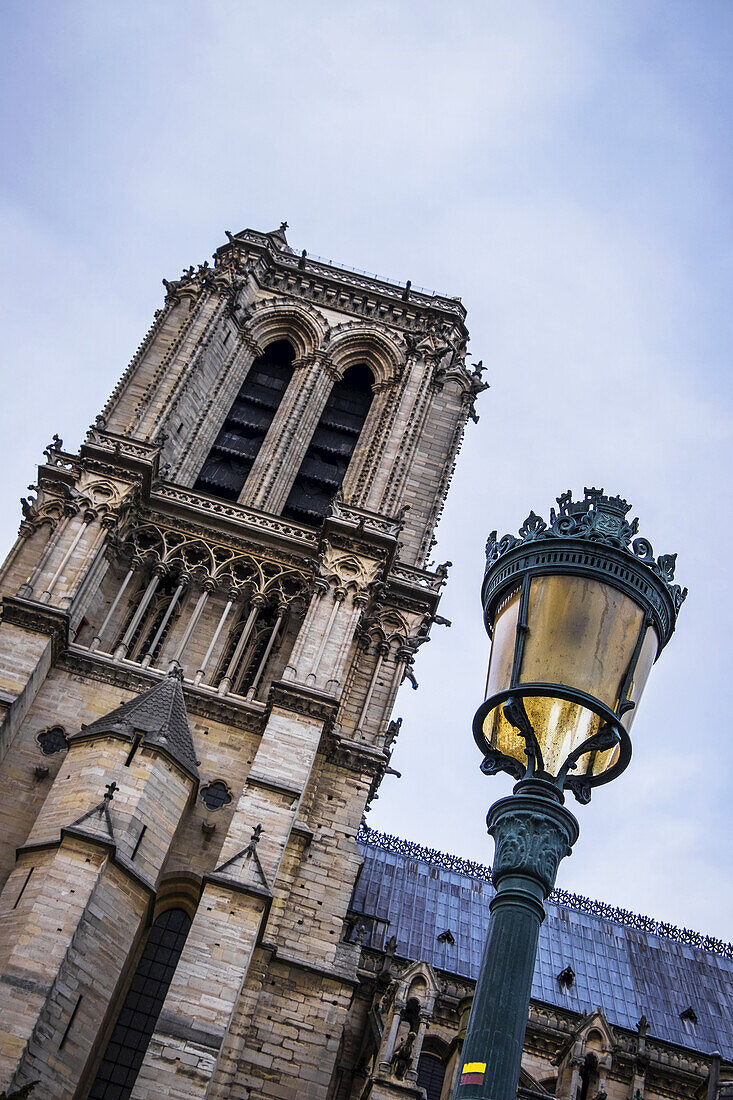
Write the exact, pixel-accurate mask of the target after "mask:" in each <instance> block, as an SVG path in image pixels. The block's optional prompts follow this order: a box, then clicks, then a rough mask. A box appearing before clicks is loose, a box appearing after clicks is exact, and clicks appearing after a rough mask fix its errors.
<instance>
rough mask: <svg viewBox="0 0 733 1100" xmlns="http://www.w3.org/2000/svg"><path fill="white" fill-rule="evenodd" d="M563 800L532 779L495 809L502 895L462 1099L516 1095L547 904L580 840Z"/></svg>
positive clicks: (480, 985) (476, 1004)
mask: <svg viewBox="0 0 733 1100" xmlns="http://www.w3.org/2000/svg"><path fill="white" fill-rule="evenodd" d="M561 800H562V794H561V793H560V791H559V790H558V789H557V788H556V787H554V786H553V785H552V784H550V783H546V782H544V781H542V780H531V779H528V780H524V781H523V782H521V783H518V784H517V786H516V787H515V791H514V794H513V796H512V797H510V798H502V799H501V800H500V801H499V802H496V803H495V804H494V805H493V806H492V807H491V809H490V810H489V814H488V817H487V825H488V828H489V832H490V834H491V835H492V836H493V837H494V840H495V842H496V855H495V859H494V866H493V879H494V884H495V886H496V897H495V898H494V900H493V901H492V903H491V920H490V923H489V931H488V935H487V937H486V946H485V947H484V954H483V959H482V960H481V970H480V972H479V977H478V981H477V983H476V993H475V995H474V1000H473V1006H472V1008H471V1016H470V1019H469V1022H468V1028H467V1030H466V1039H465V1042H464V1044H463V1053H462V1055H461V1066H460V1067H459V1073H458V1085H457V1088H456V1091H455V1094H454V1096H455V1100H469V1098H471V1100H478V1098H480V1100H513V1097H515V1096H516V1091H517V1083H518V1079H519V1067H520V1062H521V1058H522V1046H523V1044H524V1031H525V1027H526V1023H527V1012H528V1010H529V998H530V990H531V988H532V972H533V970H534V963H535V958H536V955H537V941H538V938H539V932H540V925H541V924H542V921H543V920H544V919H545V910H544V905H543V902H544V900H545V898H547V897H548V895H549V894H550V892H551V891H552V888H553V886H554V884H555V876H556V874H557V868H558V864H559V863H560V860H561V859H562V858H563V856H566V855H569V854H570V851H571V849H572V845H573V844H574V843H575V841H576V840H577V837H578V823H577V821H576V820H575V818H574V817H573V815H572V814H571V813H570V812H569V811H568V810H566V809H565V807H564V806H562V805H561Z"/></svg>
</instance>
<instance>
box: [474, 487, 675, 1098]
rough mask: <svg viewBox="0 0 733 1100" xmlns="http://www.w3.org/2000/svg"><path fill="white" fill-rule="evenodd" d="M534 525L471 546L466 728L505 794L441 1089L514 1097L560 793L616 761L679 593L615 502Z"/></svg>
mask: <svg viewBox="0 0 733 1100" xmlns="http://www.w3.org/2000/svg"><path fill="white" fill-rule="evenodd" d="M557 503H558V505H559V511H557V512H556V511H555V509H554V508H553V509H551V512H550V523H549V525H548V524H546V523H545V522H544V520H542V519H540V517H539V516H537V515H535V514H534V512H530V514H529V516H528V517H527V519H526V520H525V521H524V524H523V525H522V527H520V529H519V537H518V538H516V537H514V536H513V535H505V536H504V538H503V539H501V540H500V541H497V539H496V532H493V533H492V535H491V536H490V537H489V541H488V543H487V546H486V559H487V562H486V574H485V576H484V583H483V589H482V602H483V607H484V621H485V623H486V629H487V631H488V633H489V635H490V637H491V639H492V644H491V657H490V660H489V672H488V679H487V684H486V700H485V702H484V703H483V704H482V705H481V706H480V707H479V709H478V711H477V713H476V717H475V718H474V724H473V733H474V738H475V740H476V743H477V744H478V746H479V748H480V749H481V751H482V753H483V755H484V760H483V763H482V765H481V770H482V771H483V772H484V773H485V774H486V775H495V774H496V773H497V772H499V771H506V772H509V774H510V775H513V776H514V778H515V779H517V780H519V782H518V783H517V785H516V787H515V788H514V793H513V794H512V795H511V796H510V797H509V798H502V799H500V800H499V801H498V802H496V803H495V804H494V805H493V806H492V807H491V809H490V810H489V813H488V817H487V825H488V830H489V833H490V834H491V836H493V838H494V841H495V845H496V849H495V855H494V864H493V881H494V885H495V888H496V895H495V897H494V899H493V900H492V902H491V919H490V921H489V929H488V934H487V938H486V946H485V948H484V955H483V959H482V962H481V970H480V973H479V977H478V981H477V983H476V990H475V993H474V999H473V1006H472V1009H471V1016H470V1019H469V1022H468V1028H467V1030H466V1039H465V1042H464V1045H463V1053H462V1057H461V1062H462V1070H461V1072H460V1073H459V1076H458V1084H457V1086H456V1091H455V1093H454V1098H455V1100H469V1098H481V1100H512V1098H513V1097H515V1096H516V1089H517V1083H518V1080H519V1069H520V1064H521V1058H522V1046H523V1043H524V1031H525V1026H526V1022H527V1012H528V1010H529V999H530V992H531V988H532V974H533V971H534V964H535V958H536V954H537V941H538V938H539V930H540V925H541V923H542V921H543V920H544V917H545V910H544V904H543V903H544V901H545V899H546V898H547V897H548V896H549V894H550V893H551V891H552V888H553V886H554V885H555V876H556V874H557V868H558V865H559V863H560V860H561V859H562V858H563V856H566V855H569V854H570V852H571V850H572V846H573V844H574V843H575V841H576V840H577V838H578V832H579V828H578V823H577V821H576V819H575V818H574V817H573V815H572V814H571V813H570V812H569V811H568V810H567V809H565V807H564V805H563V803H564V801H565V799H564V791H568V790H570V791H572V792H573V794H574V795H575V797H576V798H577V800H578V801H579V802H581V803H587V802H588V801H590V797H591V792H592V790H593V788H594V787H597V786H599V785H600V784H602V783H608V782H609V781H610V780H611V779H615V778H616V776H617V775H620V773H621V772H622V771H623V770H624V769H625V768H626V767H627V765H628V763H629V760H630V759H631V741H630V739H629V730H630V728H631V724H632V721H633V719H634V716H635V714H636V709H637V706H638V702H639V699H640V697H641V694H642V692H643V690H644V686H645V684H646V681H647V677H648V676H649V672H650V670H651V666H652V664H653V663H654V661H655V660H656V658H657V656H658V655H659V653H660V652H661V650H662V649H663V648H664V646H665V645H666V644H667V642H668V641H669V639H670V637H671V636H672V632H673V630H674V627H675V622H676V619H677V613H678V611H679V609H680V606H681V604H682V601H683V600H684V598H685V596H686V595H687V590H686V589H684V590H683V589H681V588H680V587H679V585H676V584H673V583H672V582H673V578H674V567H675V559H676V555H666V556H661V557H659V558H658V559H655V557H654V551H653V550H652V547H651V545H650V543H649V542H648V541H647V540H646V539H644V538H635V537H634V536H635V535H636V534H637V530H638V521H637V520H633V521H632V522H631V523H629V522H628V521H627V519H626V514H627V512H628V511H629V505H628V504H627V503H626V501H625V500H621V499H620V498H619V497H609V496H605V495H604V493H603V490H602V489H586V490H585V496H584V499H583V500H582V501H573V499H572V495H571V493H570V492H569V491H568V492H567V493H564V494H563V495H562V496H561V497H558V501H557Z"/></svg>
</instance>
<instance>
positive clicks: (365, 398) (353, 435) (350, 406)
mask: <svg viewBox="0 0 733 1100" xmlns="http://www.w3.org/2000/svg"><path fill="white" fill-rule="evenodd" d="M373 384H374V376H373V375H372V372H371V371H370V370H369V368H368V367H366V366H364V364H362V363H360V364H358V365H357V366H353V367H349V369H348V370H347V371H346V373H345V374H344V376H343V378H341V379H339V381H338V382H336V383H335V385H334V387H333V389H332V390H331V394H330V396H329V398H328V401H327V402H326V407H325V408H324V410H323V412H322V414H321V419H320V420H319V421H318V427H317V428H316V430H315V432H314V433H313V438H312V439H311V442H310V446H309V447H308V450H307V451H306V455H305V458H304V459H303V462H302V464H301V467H300V470H299V471H298V476H297V477H296V479H295V483H294V485H293V487H292V489H291V490H290V495H289V497H288V499H287V500H286V502H285V507H284V508H283V516H285V517H286V518H287V519H294V520H296V521H297V522H299V523H307V524H311V525H313V524H318V523H319V522H320V521H321V520H322V519H323V517H324V516H325V515H326V514H327V513H328V509H329V507H330V505H331V501H332V500H333V498H334V497H335V495H336V493H337V492H338V490H339V489H340V488H341V483H342V482H343V480H344V474H345V473H346V469H347V467H348V465H349V462H350V460H351V456H352V454H353V452H354V448H355V447H356V442H357V440H358V438H359V435H360V433H361V429H362V428H363V427H364V421H365V420H366V418H367V413H368V412H369V406H370V405H371V403H372V386H373Z"/></svg>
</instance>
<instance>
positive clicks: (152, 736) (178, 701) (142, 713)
mask: <svg viewBox="0 0 733 1100" xmlns="http://www.w3.org/2000/svg"><path fill="white" fill-rule="evenodd" d="M136 732H138V733H143V734H144V735H145V737H144V741H145V742H146V743H147V744H148V745H156V746H158V748H161V749H163V750H165V752H167V753H168V755H169V756H170V757H171V758H172V759H173V760H175V761H176V763H178V764H180V766H181V767H182V768H184V769H185V771H187V772H188V773H189V775H192V776H193V777H194V779H198V775H199V773H198V768H197V766H196V752H195V750H194V747H193V738H192V736H191V730H190V728H189V725H188V715H187V714H186V703H185V700H184V698H183V688H182V686H181V681H180V678H179V676H178V675H177V673H176V672H175V670H174V671H173V672H172V673H171V674H170V675H168V676H166V677H165V679H163V680H161V681H160V682H159V683H157V684H156V685H155V686H154V687H152V688H150V690H149V691H145V692H143V693H142V695H138V696H136V697H135V698H134V699H130V700H129V701H128V702H127V703H123V704H122V706H121V707H117V709H116V710H113V711H111V712H110V713H109V714H106V715H105V716H104V717H103V718H98V719H97V721H96V722H92V723H91V724H90V725H88V726H83V727H82V729H81V730H80V731H79V732H78V733H73V734H71V736H70V738H69V740H70V741H75V740H78V739H82V738H83V739H85V740H86V739H87V738H89V737H98V736H100V735H101V734H104V733H118V734H120V735H121V736H123V737H128V738H132V736H133V734H134V733H136Z"/></svg>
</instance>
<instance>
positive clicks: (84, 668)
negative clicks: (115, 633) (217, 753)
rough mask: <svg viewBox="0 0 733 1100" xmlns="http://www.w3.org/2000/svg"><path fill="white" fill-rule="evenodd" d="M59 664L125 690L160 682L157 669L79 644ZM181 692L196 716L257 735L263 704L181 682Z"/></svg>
mask: <svg viewBox="0 0 733 1100" xmlns="http://www.w3.org/2000/svg"><path fill="white" fill-rule="evenodd" d="M58 667H59V668H61V669H63V670H64V671H66V672H73V673H81V674H82V675H83V676H85V677H87V678H89V679H93V680H98V681H100V682H101V683H105V684H114V685H115V686H116V687H120V688H124V689H127V690H128V691H137V692H138V693H139V692H142V691H147V690H148V688H151V687H153V685H154V684H156V683H157V682H159V680H160V678H161V676H162V675H163V674H162V673H160V672H156V671H148V670H147V669H143V668H142V667H141V666H140V665H133V664H132V663H131V662H129V661H125V662H122V661H113V660H112V658H111V657H107V656H105V655H104V654H101V653H90V651H89V650H88V649H85V648H84V647H82V646H76V645H71V646H69V648H68V650H67V651H66V653H64V655H63V657H62V658H61V659H60V660H59V662H58ZM183 694H184V697H185V700H186V710H187V711H188V713H189V714H192V715H196V717H198V718H208V719H209V720H210V721H214V722H223V723H224V724H225V725H228V726H234V727H236V728H237V729H242V730H247V731H248V732H250V733H256V734H259V733H260V732H261V730H262V727H263V719H264V710H265V708H264V705H263V704H262V703H255V702H250V701H245V700H243V699H242V700H238V701H235V700H233V699H231V698H229V697H226V696H221V695H217V694H215V693H214V692H213V691H207V690H206V689H203V688H201V687H199V686H197V685H194V684H192V683H189V682H187V681H185V680H184V681H183Z"/></svg>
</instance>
